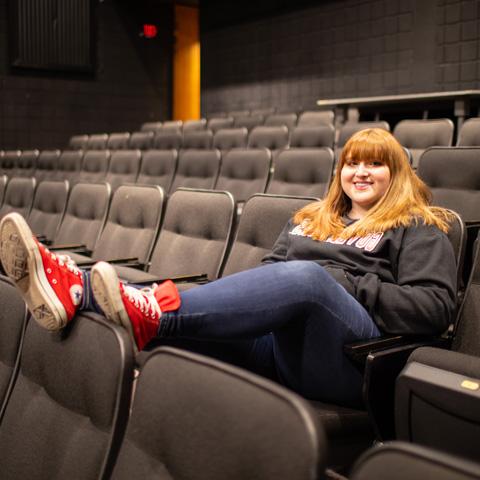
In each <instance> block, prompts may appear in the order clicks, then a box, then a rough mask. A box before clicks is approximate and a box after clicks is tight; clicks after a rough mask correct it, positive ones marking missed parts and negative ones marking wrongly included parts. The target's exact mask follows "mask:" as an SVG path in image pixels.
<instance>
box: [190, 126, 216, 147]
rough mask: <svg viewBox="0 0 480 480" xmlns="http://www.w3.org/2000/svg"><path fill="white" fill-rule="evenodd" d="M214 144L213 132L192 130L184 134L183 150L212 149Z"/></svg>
mask: <svg viewBox="0 0 480 480" xmlns="http://www.w3.org/2000/svg"><path fill="white" fill-rule="evenodd" d="M212 144H213V133H212V131H211V130H191V131H184V133H183V148H197V149H210V148H212Z"/></svg>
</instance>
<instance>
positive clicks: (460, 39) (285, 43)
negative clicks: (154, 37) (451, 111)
mask: <svg viewBox="0 0 480 480" xmlns="http://www.w3.org/2000/svg"><path fill="white" fill-rule="evenodd" d="M206 3H207V6H206V8H204V5H203V3H202V35H201V45H202V113H203V114H204V115H206V114H209V113H212V112H217V111H225V110H233V109H243V108H259V107H268V106H276V107H278V108H280V109H284V110H296V109H311V108H315V102H316V100H317V99H320V98H323V99H326V98H341V97H358V96H372V95H385V94H400V93H414V92H430V91H446V90H463V89H472V88H480V61H479V43H480V40H479V27H478V20H479V14H480V8H479V3H480V2H479V1H478V0H421V1H420V0H417V1H415V0H338V1H335V2H331V1H325V2H317V4H316V6H313V7H310V6H308V7H307V8H303V9H302V10H299V11H295V12H287V13H282V14H280V15H275V14H274V12H273V11H272V10H270V12H269V15H262V16H260V17H259V18H255V19H251V20H245V18H244V17H242V15H241V14H240V9H242V4H241V3H239V2H231V1H230V2H226V3H228V4H229V7H230V8H227V6H226V5H225V1H224V2H222V4H223V12H224V17H225V25H226V26H225V27H222V26H221V25H222V22H221V20H222V18H221V17H222V10H221V9H220V10H219V8H215V7H218V5H215V2H214V1H213V2H212V1H209V2H206ZM260 3H262V4H263V3H264V2H260ZM274 3H275V2H273V1H270V2H269V4H270V6H272V5H273V4H274ZM277 3H278V4H279V6H280V7H282V8H283V9H284V10H285V7H286V4H287V3H288V2H285V1H279V2H277ZM235 9H237V10H238V11H239V13H238V15H237V17H238V18H241V22H239V21H237V22H236V23H235V21H234V19H235ZM227 12H228V13H227ZM264 13H266V12H264Z"/></svg>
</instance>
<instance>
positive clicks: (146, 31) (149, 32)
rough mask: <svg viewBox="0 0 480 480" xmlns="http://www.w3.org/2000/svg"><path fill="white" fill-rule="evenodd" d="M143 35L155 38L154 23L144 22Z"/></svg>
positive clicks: (155, 29)
mask: <svg viewBox="0 0 480 480" xmlns="http://www.w3.org/2000/svg"><path fill="white" fill-rule="evenodd" d="M143 35H144V36H145V38H155V37H156V36H157V27H156V25H151V24H148V23H145V24H144V25H143Z"/></svg>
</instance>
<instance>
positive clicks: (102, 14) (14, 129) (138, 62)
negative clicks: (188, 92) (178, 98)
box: [0, 0, 173, 149]
mask: <svg viewBox="0 0 480 480" xmlns="http://www.w3.org/2000/svg"><path fill="white" fill-rule="evenodd" d="M127 3H128V2H123V3H122V2H120V1H118V2H115V1H114V0H105V1H103V2H101V3H97V4H96V8H97V20H98V38H97V71H96V74H95V75H94V76H91V77H72V76H70V77H68V76H66V75H63V74H55V73H47V74H43V75H39V74H33V73H26V74H22V75H18V74H15V75H14V74H12V73H11V72H10V68H9V58H8V45H7V40H8V35H7V31H8V29H7V26H8V18H7V0H0V149H12V148H39V149H45V148H52V147H58V148H63V147H64V146H65V145H66V144H67V141H68V139H69V137H70V136H71V135H73V134H80V133H95V132H114V131H125V130H128V131H131V130H135V129H137V128H139V125H140V124H141V123H142V122H144V121H147V120H153V119H159V120H161V119H165V118H168V117H169V116H170V108H171V107H170V104H171V88H170V87H171V85H170V81H171V80H170V77H171V75H170V72H171V30H172V28H173V22H172V18H171V17H170V18H169V17H168V15H167V16H165V15H163V16H161V18H155V12H154V15H153V17H152V16H151V15H150V16H148V19H149V20H150V22H155V23H157V24H158V25H160V26H162V25H163V26H164V28H166V30H167V31H164V32H162V31H160V32H159V38H158V39H155V40H153V41H150V43H148V44H146V42H147V41H145V40H144V41H143V42H142V39H141V38H139V37H138V31H139V28H138V25H140V26H141V19H140V18H133V17H132V15H130V14H129V13H130V12H129V11H128V7H127V6H126V4H127ZM133 3H134V4H135V2H133ZM137 6H138V2H137V3H136V4H135V8H137ZM126 9H127V10H126ZM156 13H157V15H159V13H158V12H156ZM139 22H140V23H139ZM161 28H162V27H161ZM169 31H170V34H169ZM168 42H170V45H169V44H168Z"/></svg>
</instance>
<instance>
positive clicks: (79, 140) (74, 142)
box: [68, 135, 88, 150]
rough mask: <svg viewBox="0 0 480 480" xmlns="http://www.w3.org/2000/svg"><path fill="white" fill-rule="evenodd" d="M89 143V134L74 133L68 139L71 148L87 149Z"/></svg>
mask: <svg viewBox="0 0 480 480" xmlns="http://www.w3.org/2000/svg"><path fill="white" fill-rule="evenodd" d="M87 145H88V135H73V136H72V137H70V140H69V141H68V148H69V149H70V150H85V149H86V148H87Z"/></svg>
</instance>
